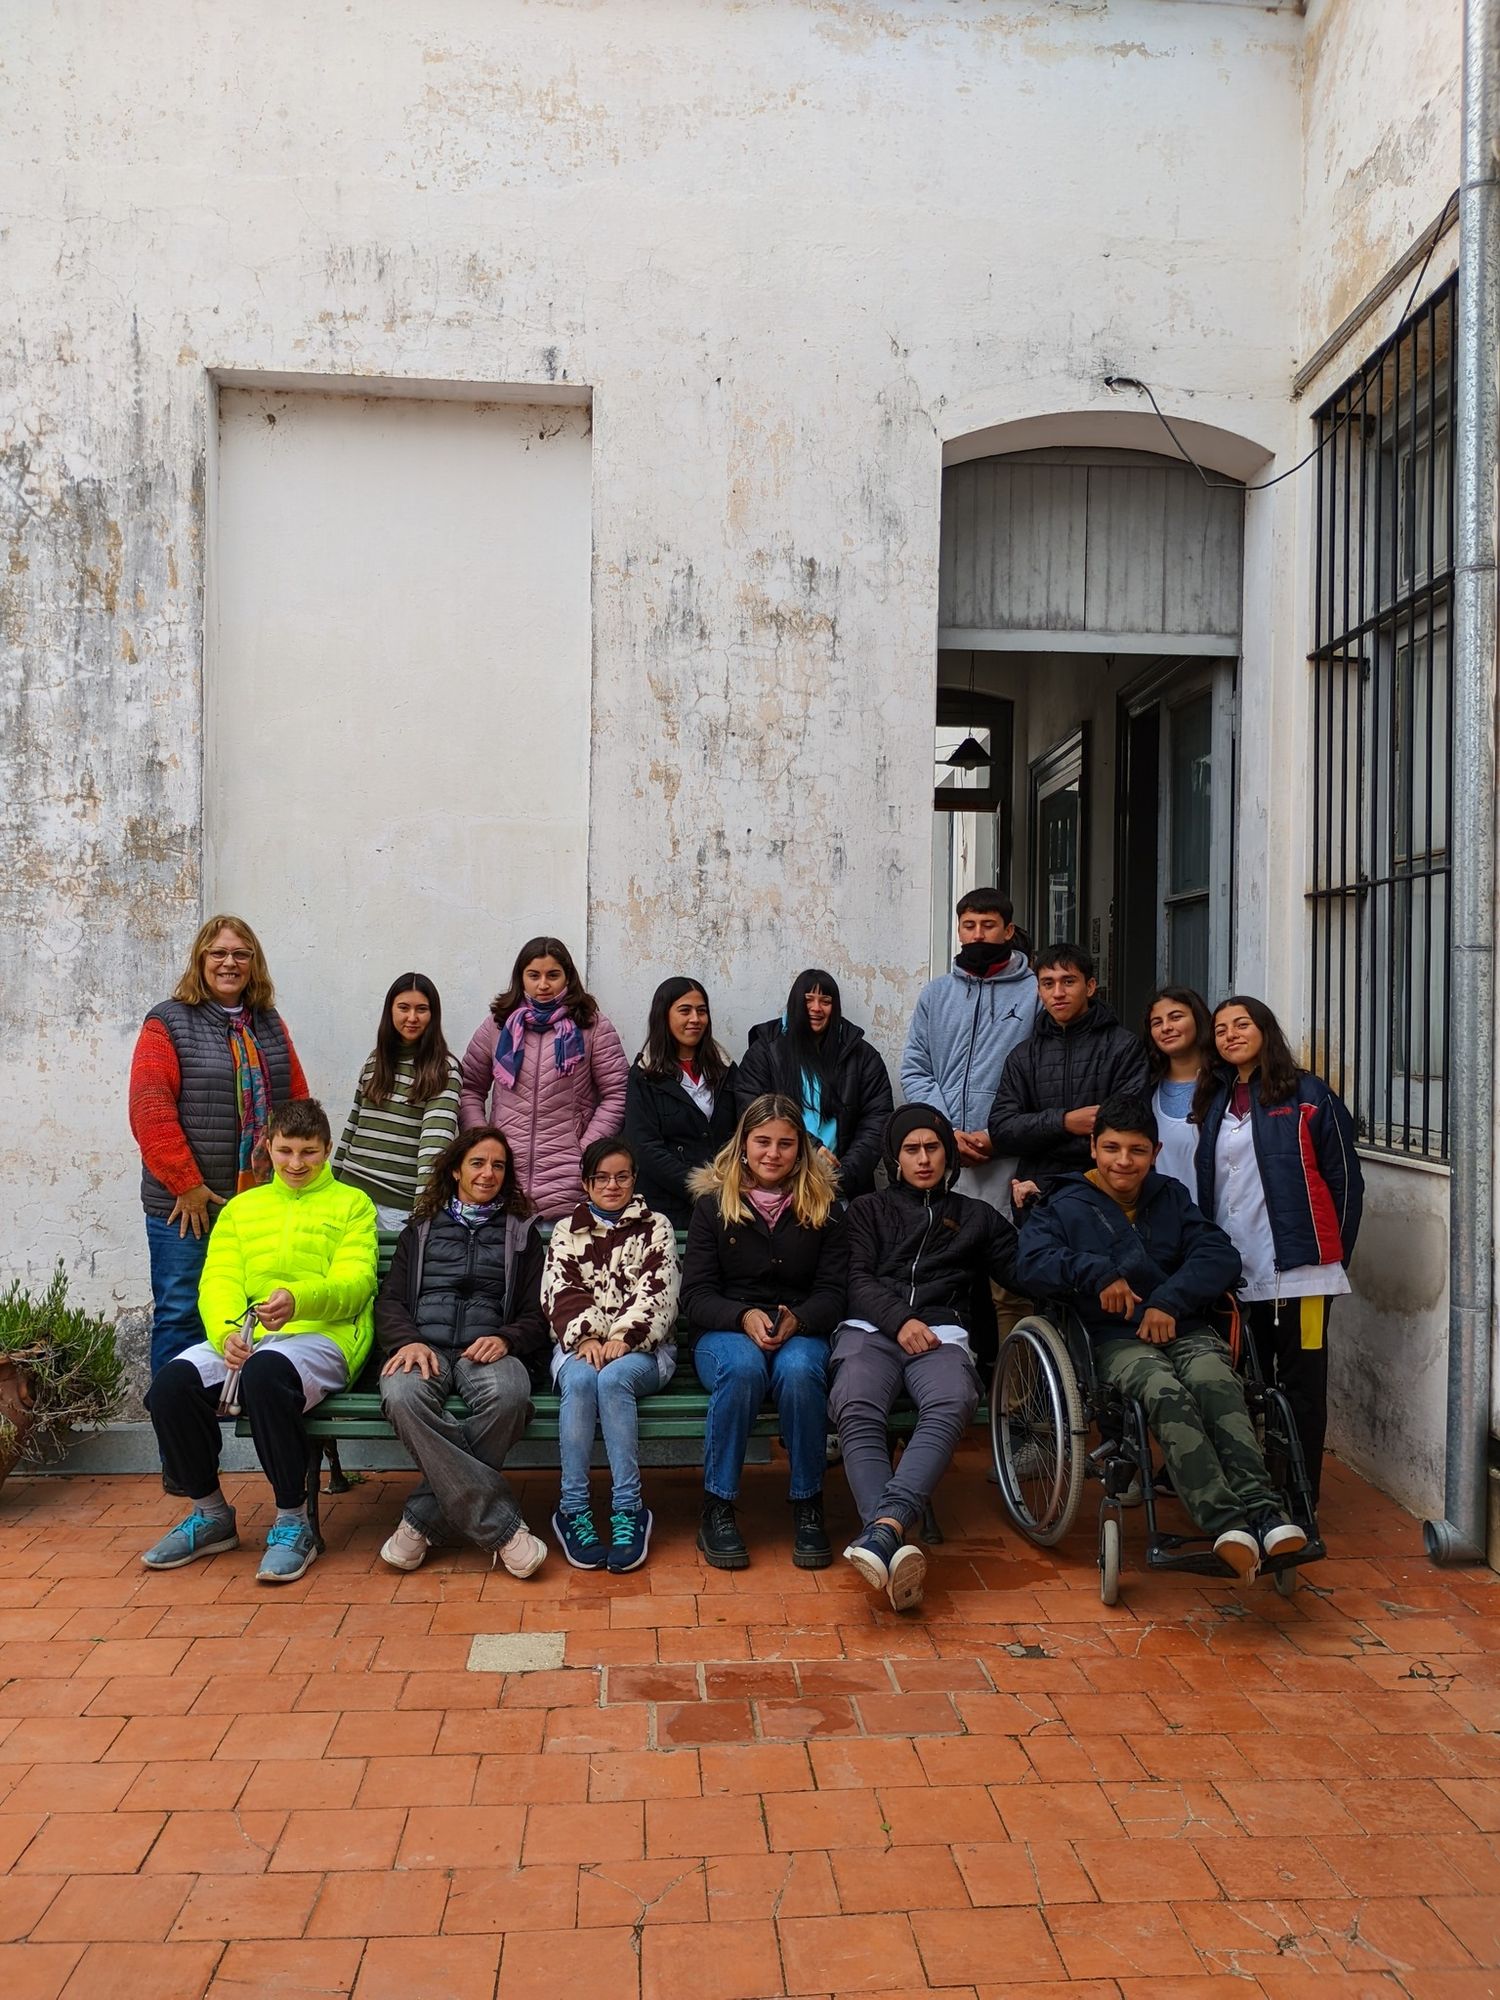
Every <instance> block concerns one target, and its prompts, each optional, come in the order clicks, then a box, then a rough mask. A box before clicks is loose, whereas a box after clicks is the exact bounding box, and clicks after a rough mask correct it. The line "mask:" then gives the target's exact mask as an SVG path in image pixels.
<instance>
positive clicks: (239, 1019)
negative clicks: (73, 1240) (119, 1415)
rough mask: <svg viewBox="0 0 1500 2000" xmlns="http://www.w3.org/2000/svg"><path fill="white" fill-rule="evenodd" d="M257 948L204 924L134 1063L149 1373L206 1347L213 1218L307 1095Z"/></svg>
mask: <svg viewBox="0 0 1500 2000" xmlns="http://www.w3.org/2000/svg"><path fill="white" fill-rule="evenodd" d="M275 997H276V994H275V988H274V987H273V986H272V984H271V975H270V973H269V972H268V971H267V969H266V960H265V954H264V952H263V951H262V950H261V948H260V940H259V939H258V938H257V937H256V935H255V933H254V931H253V930H251V928H250V926H249V925H248V924H247V923H246V922H245V920H244V919H243V917H228V916H217V917H210V918H209V920H208V922H207V923H206V924H205V925H204V926H203V928H202V929H201V930H200V931H199V933H198V935H197V937H196V938H195V939H194V940H193V950H192V955H191V957H190V958H189V959H188V964H187V970H186V971H185V972H184V973H183V975H182V977H181V979H179V980H178V982H177V989H176V991H175V992H174V993H173V995H172V997H171V999H170V1000H165V1001H163V1002H162V1004H161V1006H159V1007H153V1008H152V1009H151V1012H150V1013H149V1014H148V1015H147V1016H146V1020H145V1024H144V1026H143V1027H142V1029H141V1032H140V1034H139V1036H138V1037H137V1039H136V1045H135V1054H134V1056H133V1057H132V1058H131V1063H130V1129H131V1131H132V1132H133V1133H134V1135H135V1140H136V1144H137V1145H138V1146H139V1147H140V1149H141V1202H142V1205H143V1207H144V1208H145V1211H146V1242H147V1245H148V1246H149V1249H150V1252H151V1299H152V1319H151V1373H152V1375H153V1376H155V1375H156V1374H157V1373H158V1372H159V1371H160V1370H161V1369H163V1368H164V1367H165V1366H166V1365H167V1363H168V1362H169V1361H173V1360H175V1359H176V1357H177V1356H178V1355H179V1354H181V1353H183V1352H184V1351H185V1350H186V1349H187V1348H189V1347H196V1346H197V1345H198V1343H199V1342H200V1341H201V1340H203V1339H204V1337H205V1336H204V1330H203V1322H202V1320H201V1319H200V1318H199V1316H198V1280H199V1278H200V1276H201V1275H202V1271H203V1259H204V1257H205V1256H206V1255H207V1252H208V1232H209V1231H210V1229H212V1227H213V1223H214V1214H215V1212H216V1211H217V1210H218V1209H221V1208H222V1207H223V1206H224V1204H225V1202H226V1201H228V1199H229V1197H230V1196H231V1195H233V1194H238V1193H239V1191H240V1189H241V1188H247V1187H258V1186H259V1185H260V1184H261V1182H263V1181H268V1180H269V1179H270V1178H271V1168H270V1161H269V1159H268V1157H267V1154H266V1121H267V1119H268V1118H269V1117H270V1115H271V1113H272V1111H274V1110H275V1109H277V1107H278V1106H280V1105H283V1104H289V1103H291V1102H292V1101H293V1100H294V1099H296V1098H299V1097H306V1096H307V1095H308V1089H307V1081H306V1079H305V1078H304V1076H303V1074H302V1065H301V1064H300V1063H299V1062H298V1060H297V1052H296V1050H295V1049H294V1048H293V1047H292V1038H291V1036H290V1035H289V1034H288V1033H287V1028H286V1023H285V1022H284V1021H283V1020H282V1018H281V1016H280V1015H279V1014H278V1013H277V1011H276V1009H275V1007H274V1006H273V1005H272V1002H273V1001H274V999H275Z"/></svg>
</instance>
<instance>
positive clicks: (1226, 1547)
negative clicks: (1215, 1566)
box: [1214, 1528, 1260, 1583]
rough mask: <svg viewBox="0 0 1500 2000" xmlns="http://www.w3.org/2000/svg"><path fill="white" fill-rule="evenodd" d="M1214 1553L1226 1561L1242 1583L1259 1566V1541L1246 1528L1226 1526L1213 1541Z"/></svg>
mask: <svg viewBox="0 0 1500 2000" xmlns="http://www.w3.org/2000/svg"><path fill="white" fill-rule="evenodd" d="M1214 1554H1215V1555H1216V1556H1217V1557H1218V1558H1219V1560H1220V1561H1221V1562H1225V1563H1228V1565H1229V1567H1230V1568H1231V1569H1232V1570H1233V1571H1234V1573H1235V1575H1236V1576H1237V1577H1238V1578H1239V1579H1240V1581H1241V1582H1242V1583H1248V1582H1249V1581H1250V1579H1251V1577H1253V1576H1254V1574H1255V1572H1256V1571H1257V1570H1258V1569H1259V1568H1260V1543H1259V1542H1258V1541H1257V1540H1256V1539H1255V1537H1254V1535H1252V1534H1251V1532H1250V1530H1249V1529H1248V1528H1226V1529H1225V1530H1224V1532H1223V1534H1222V1535H1220V1536H1219V1538H1218V1540H1217V1541H1216V1542H1215V1543H1214Z"/></svg>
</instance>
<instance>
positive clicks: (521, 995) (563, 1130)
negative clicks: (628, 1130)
mask: <svg viewBox="0 0 1500 2000" xmlns="http://www.w3.org/2000/svg"><path fill="white" fill-rule="evenodd" d="M462 1067H463V1091H462V1094H461V1096H460V1098H459V1111H458V1115H459V1123H460V1125H461V1126H462V1127H463V1129H464V1130H465V1131H467V1130H468V1129H469V1127H470V1126H472V1125H483V1124H486V1123H488V1124H491V1125H498V1126H499V1128H500V1130H501V1131H502V1132H503V1133H504V1134H505V1136H506V1138H507V1139H508V1140H509V1142H510V1146H511V1150H512V1152H513V1154H514V1156H515V1171H516V1178H517V1180H518V1181H519V1182H520V1184H521V1186H522V1187H523V1188H524V1189H525V1191H526V1193H527V1194H528V1195H529V1196H530V1197H531V1199H532V1201H534V1202H535V1203H536V1206H537V1209H538V1211H539V1213H540V1214H541V1215H542V1216H543V1217H544V1218H545V1219H546V1220H547V1221H549V1222H555V1221H556V1220H557V1219H558V1217H559V1216H564V1215H571V1214H572V1212H573V1210H574V1209H575V1208H576V1207H577V1206H578V1204H579V1202H581V1201H582V1200H583V1183H582V1181H581V1180H580V1178H579V1172H578V1168H579V1161H580V1160H581V1158H582V1155H583V1149H584V1147H585V1146H588V1145H591V1144H592V1143H593V1141H594V1140H595V1139H607V1138H612V1137H613V1136H614V1135H615V1133H617V1132H618V1131H619V1130H620V1128H621V1126H622V1125H623V1124H624V1122H625V1083H626V1078H627V1077H628V1075H629V1064H628V1063H627V1062H626V1060H625V1050H624V1048H623V1047H622V1046H621V1043H620V1037H619V1036H618V1035H617V1034H616V1033H615V1030H614V1029H613V1028H612V1027H611V1025H610V1024H609V1022H608V1021H606V1020H605V1018H604V1016H603V1015H602V1014H601V1013H600V1012H599V1007H598V1003H597V1002H596V1001H595V1000H594V999H593V998H592V997H591V996H590V995H589V994H587V993H586V992H585V991H584V990H583V982H582V980H581V979H580V978H579V977H578V968H577V967H576V966H575V965H574V963H573V958H572V954H571V953H570V952H569V950H568V948H567V946H566V945H565V944H563V943H562V942H561V941H560V940H559V939H558V938H551V937H537V938H532V939H530V941H529V942H528V943H526V944H524V945H522V947H521V950H520V952H519V954H518V955H517V958H516V963H515V968H514V970H513V971H512V973H511V976H510V984H509V986H507V987H506V989H505V991H504V992H503V993H502V994H501V995H500V997H499V998H498V999H497V1000H496V1001H495V1003H494V1005H493V1006H492V1007H491V1009H490V1018H489V1020H487V1021H485V1022H484V1023H483V1025H482V1026H481V1027H479V1028H477V1029H476V1030H475V1032H474V1037H473V1039H472V1041H471V1042H470V1043H469V1046H468V1048H467V1049H466V1050H465V1051H464V1059H463V1065H462Z"/></svg>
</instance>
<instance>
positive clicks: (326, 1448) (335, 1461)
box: [323, 1438, 354, 1493]
mask: <svg viewBox="0 0 1500 2000" xmlns="http://www.w3.org/2000/svg"><path fill="white" fill-rule="evenodd" d="M323 1456H324V1458H326V1459H327V1461H328V1491H329V1492H330V1493H351V1492H352V1491H353V1490H354V1482H353V1481H352V1480H351V1479H350V1477H349V1475H348V1473H347V1472H345V1470H344V1466H343V1461H342V1460H341V1459H340V1457H339V1445H338V1439H337V1438H325V1439H324V1440H323Z"/></svg>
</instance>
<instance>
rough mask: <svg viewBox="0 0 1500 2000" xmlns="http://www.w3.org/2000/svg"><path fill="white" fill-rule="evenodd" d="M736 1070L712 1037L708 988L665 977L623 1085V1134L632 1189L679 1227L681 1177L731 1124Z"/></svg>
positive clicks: (687, 1212) (684, 1190)
mask: <svg viewBox="0 0 1500 2000" xmlns="http://www.w3.org/2000/svg"><path fill="white" fill-rule="evenodd" d="M738 1077H739V1071H738V1069H737V1068H736V1067H735V1065H734V1064H733V1063H732V1062H731V1061H730V1060H729V1058H728V1057H727V1056H726V1055H725V1053H724V1051H723V1050H722V1049H721V1048H720V1047H719V1045H718V1043H717V1042H716V1041H715V1040H714V1027H713V1018H712V1016H711V1015H710V1013H709V1010H708V995H707V994H706V993H705V992H704V990H703V988H702V986H701V985H700V984H699V982H698V981H697V980H696V979H682V978H677V979H664V980H663V981H662V983H661V985H660V986H658V987H657V989H656V992H655V993H654V994H653V995H652V999H651V1018H650V1021H649V1023H648V1025H647V1028H646V1046H645V1047H644V1048H643V1049H642V1050H641V1052H640V1054H639V1055H638V1056H637V1057H636V1059H635V1061H634V1062H633V1063H632V1064H631V1066H630V1077H629V1080H628V1082H627V1084H626V1086H625V1137H626V1139H627V1140H628V1141H629V1143H630V1145H631V1147H632V1148H633V1149H634V1152H635V1156H636V1161H637V1163H638V1174H637V1180H636V1193H637V1194H638V1195H639V1196H640V1198H641V1200H642V1201H643V1202H645V1204H646V1206H647V1207H648V1208H654V1209H655V1210H657V1212H658V1213H659V1214H661V1215H664V1216H666V1217H667V1219H668V1220H669V1221H670V1222H671V1224H672V1227H673V1228H674V1229H686V1228H687V1226H688V1218H689V1217H690V1216H691V1215H692V1212H693V1198H692V1196H691V1195H690V1194H689V1193H688V1177H689V1176H690V1175H691V1174H693V1173H696V1171H697V1170H698V1168H699V1167H706V1166H707V1165H708V1163H709V1161H710V1160H712V1158H713V1157H714V1155H715V1153H717V1152H718V1151H719V1149H720V1148H721V1147H722V1146H724V1145H725V1144H726V1143H727V1141H728V1139H729V1137H730V1135H731V1133H732V1132H733V1131H734V1121H735V1119H736V1117H737V1116H738V1115H739V1105H738V1103H737V1101H736V1098H735V1084H736V1082H737V1080H738Z"/></svg>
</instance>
